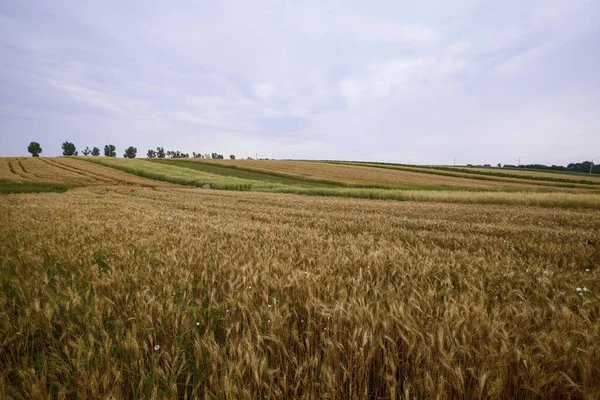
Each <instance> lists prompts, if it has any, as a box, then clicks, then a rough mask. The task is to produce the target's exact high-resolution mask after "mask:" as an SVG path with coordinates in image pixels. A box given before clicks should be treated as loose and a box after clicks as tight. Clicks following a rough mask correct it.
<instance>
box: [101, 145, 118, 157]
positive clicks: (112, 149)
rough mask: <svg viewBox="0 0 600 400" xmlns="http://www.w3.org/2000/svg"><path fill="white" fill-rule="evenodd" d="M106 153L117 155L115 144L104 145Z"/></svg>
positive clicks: (111, 155)
mask: <svg viewBox="0 0 600 400" xmlns="http://www.w3.org/2000/svg"><path fill="white" fill-rule="evenodd" d="M104 155H105V156H106V157H116V156H117V151H116V148H115V146H114V145H112V144H107V145H106V146H104Z"/></svg>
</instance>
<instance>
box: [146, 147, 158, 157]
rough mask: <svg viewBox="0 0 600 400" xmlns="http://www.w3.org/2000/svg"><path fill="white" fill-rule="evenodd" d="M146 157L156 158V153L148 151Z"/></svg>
mask: <svg viewBox="0 0 600 400" xmlns="http://www.w3.org/2000/svg"><path fill="white" fill-rule="evenodd" d="M146 157H147V158H156V152H155V151H154V150H152V149H150V150H148V153H146Z"/></svg>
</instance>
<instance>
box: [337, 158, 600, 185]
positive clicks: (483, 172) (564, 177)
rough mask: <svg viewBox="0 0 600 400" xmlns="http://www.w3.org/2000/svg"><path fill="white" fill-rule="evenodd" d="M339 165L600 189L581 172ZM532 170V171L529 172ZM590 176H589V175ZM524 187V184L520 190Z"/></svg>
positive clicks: (380, 164) (595, 181)
mask: <svg viewBox="0 0 600 400" xmlns="http://www.w3.org/2000/svg"><path fill="white" fill-rule="evenodd" d="M335 164H338V165H353V166H360V167H371V168H383V169H387V170H396V171H404V172H413V173H418V174H430V175H437V176H444V177H453V178H466V179H477V180H480V181H485V182H489V181H493V182H508V183H518V184H520V185H524V184H526V185H528V186H527V187H528V188H529V189H541V188H542V187H554V188H571V189H588V190H589V189H595V190H596V191H599V190H600V179H598V177H594V176H592V177H582V176H581V175H568V174H558V173H557V174H554V173H544V172H542V173H536V171H514V170H507V171H509V172H508V173H504V170H502V169H492V168H468V167H446V166H409V165H399V164H383V163H362V162H345V161H344V162H342V161H336V162H335ZM530 172H531V173H530ZM586 178H587V179H586ZM524 188H525V187H524V186H521V190H523V189H524Z"/></svg>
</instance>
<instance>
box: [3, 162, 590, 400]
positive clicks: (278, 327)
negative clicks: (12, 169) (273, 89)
mask: <svg viewBox="0 0 600 400" xmlns="http://www.w3.org/2000/svg"><path fill="white" fill-rule="evenodd" d="M117 172H119V173H123V172H121V171H117ZM492 194H493V193H491V194H489V195H492ZM466 195H469V193H465V196H466ZM536 195H538V196H544V195H551V194H550V193H548V194H536ZM0 219H1V220H2V221H3V223H2V224H0V398H10V399H47V398H59V399H70V398H114V399H121V398H130V399H141V398H149V399H160V398H163V399H174V398H180V399H192V398H210V399H249V398H262V399H268V398H271V399H292V398H300V399H302V398H303V399H316V398H323V399H366V398H370V399H399V398H404V399H413V398H434V399H435V398H438V399H447V398H465V399H480V398H492V399H497V398H501V399H513V398H519V399H539V398H590V399H591V398H599V397H600V362H599V361H600V344H599V342H598V338H599V337H600V318H599V317H600V293H599V287H600V275H599V271H598V267H599V266H600V248H599V247H598V245H597V244H596V243H597V242H598V241H600V237H599V236H598V232H600V213H598V211H597V209H595V208H594V209H587V208H564V207H553V208H548V207H540V206H535V205H522V204H514V205H509V204H497V205H495V204H485V203H479V204H478V203H474V204H450V203H440V202H436V201H431V202H416V201H402V202H399V201H382V200H367V199H349V198H338V197H311V196H300V195H294V194H277V193H254V192H235V191H219V190H204V189H192V188H177V187H171V188H165V187H159V186H157V187H154V188H143V187H139V186H118V185H111V186H98V185H92V186H88V187H81V188H76V189H72V190H69V191H68V192H66V193H62V194H56V193H37V194H17V195H15V194H12V195H4V196H0Z"/></svg>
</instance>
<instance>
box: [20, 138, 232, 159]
mask: <svg viewBox="0 0 600 400" xmlns="http://www.w3.org/2000/svg"><path fill="white" fill-rule="evenodd" d="M27 151H28V152H29V153H31V156H32V157H39V156H40V154H42V146H41V145H40V144H39V143H38V142H31V143H30V144H29V146H27ZM81 153H82V154H83V155H84V156H94V157H95V156H99V155H100V149H99V148H98V147H93V148H92V149H91V150H90V148H89V147H86V148H85V149H84V150H82V152H81ZM62 155H63V156H78V155H79V152H78V151H77V148H76V147H75V144H73V143H71V142H64V143H63V144H62ZM104 156H105V157H116V156H117V150H116V147H115V146H114V145H112V144H107V145H106V146H104ZM136 156H137V148H135V147H133V146H129V147H128V148H126V149H125V153H123V158H135V157H136ZM146 157H147V158H190V155H189V153H184V152H182V151H179V150H175V151H172V150H167V151H165V149H164V148H162V147H157V148H156V150H154V149H150V150H148V152H147V153H146ZM192 157H193V158H210V159H215V160H222V159H223V158H224V157H223V154H219V153H212V154H208V153H206V154H201V153H196V152H193V153H192ZM229 158H230V159H231V160H235V155H234V154H231V155H229Z"/></svg>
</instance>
